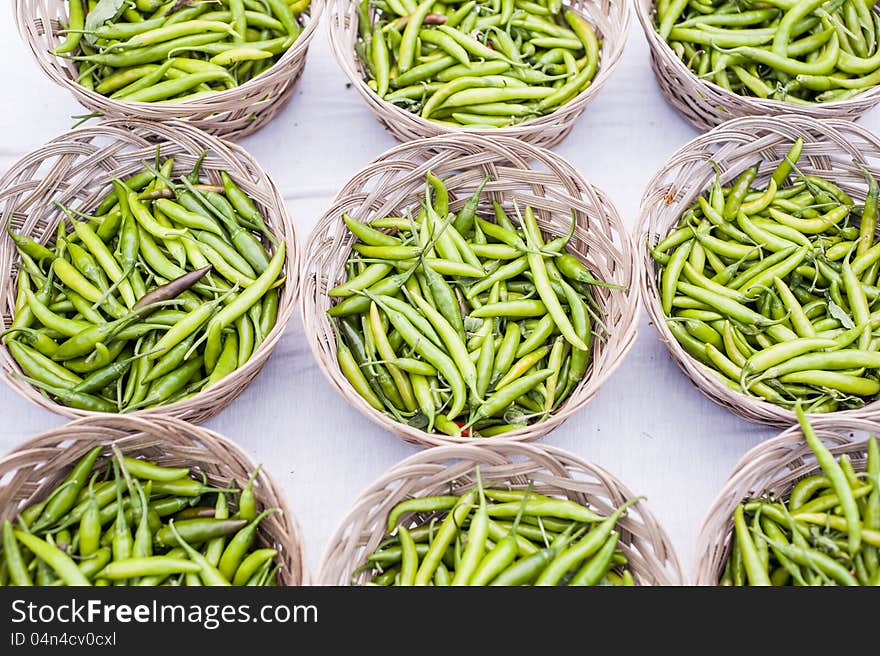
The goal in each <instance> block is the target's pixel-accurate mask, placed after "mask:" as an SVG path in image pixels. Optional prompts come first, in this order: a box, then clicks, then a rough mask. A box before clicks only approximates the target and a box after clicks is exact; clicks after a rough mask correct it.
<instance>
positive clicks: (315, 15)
mask: <svg viewBox="0 0 880 656" xmlns="http://www.w3.org/2000/svg"><path fill="white" fill-rule="evenodd" d="M27 1H28V0H14V3H15V4H14V7H13V17H14V19H15V23H16V27H17V29H18V33H19V36H20V37H21V39H22V40H23V41H24V42H26V43H29V44H31V45H33V44H32V43H31V39H30V35H29V34H28V33H27V31H26V30H25V25H24V23H23V22H22V20H21V16H22V15H24V11H23V7H24V6H25V4H26V3H27ZM326 2H327V0H309V7H308V8H307V9H306V10H304V12H303V13H306V12H308V16H309V21H308V23H307V24H306V25H305V26H304V27H303V31H302V32H300V34H299V36H298V37H297V38H296V41H294V42H293V45H292V46H291V47H290V48H288V49H287V50H286V51H285V52H284V54H282V55H281V57H279V58H278V61H276V62H275V63H274V64H273V65H272V66H271V67H270V68H268V69H267V70H266V71H264V72H263V73H261V74H260V75H258V76H256V77H254V78H251V79H250V80H248V81H247V82H245V83H244V84H242V85H239V86H237V87H233V88H232V89H224V90H222V91H217V92H214V93H213V94H211V95H210V96H204V97H201V98H193V99H188V100H179V101H175V102H172V103H166V104H163V105H157V104H155V103H149V102H132V101H125V100H118V99H115V98H109V97H108V96H104V95H101V94H99V93H98V92H97V91H93V90H91V89H87V88H85V87H84V86H82V85H81V84H79V83H77V82H76V80H73V79H71V78H70V77H68V76H67V75H61V74H60V73H59V72H58V71H57V70H56V69H54V68H52V67H50V66H46V64H45V62H44V61H43V60H42V59H40V58H39V57H36V56H34V57H33V59H35V60H36V61H37V63H38V65H39V66H40V68H41V69H42V71H43V72H44V73H45V74H46V75H47V76H48V77H49V78H50V79H52V80H53V81H54V82H55V83H56V84H61V85H62V86H64V87H65V88H67V90H68V91H71V92H74V93H80V94H83V95H84V96H86V97H87V98H90V99H91V100H92V101H94V102H100V103H104V104H108V105H110V106H116V107H120V108H121V111H122V112H123V113H125V114H131V113H136V112H137V111H138V110H139V108H142V107H149V108H150V109H151V110H156V111H159V112H164V113H166V114H168V116H169V117H170V118H171V119H175V120H179V117H178V116H177V112H178V111H179V110H180V108H189V107H191V106H193V105H196V106H199V105H208V106H210V105H213V104H223V103H225V102H227V101H234V100H235V99H236V97H237V96H242V95H246V94H248V93H250V92H252V91H257V90H259V88H260V87H262V86H263V84H264V83H265V82H266V81H267V80H268V79H271V75H270V73H271V72H272V71H273V70H274V71H275V72H276V73H277V71H279V70H283V69H284V68H286V67H287V65H289V64H290V63H292V61H293V60H295V59H299V58H300V57H301V56H304V55H305V53H306V52H307V51H308V48H309V45H310V44H311V41H312V38H313V37H314V35H315V33H316V30H317V28H318V24H319V23H320V22H321V16H322V14H323V12H324V5H325V3H326ZM56 58H58V57H57V56H56Z"/></svg>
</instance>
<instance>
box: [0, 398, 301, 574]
mask: <svg viewBox="0 0 880 656" xmlns="http://www.w3.org/2000/svg"><path fill="white" fill-rule="evenodd" d="M98 445H106V446H107V447H108V449H107V451H106V453H105V455H110V453H111V452H110V450H109V447H110V446H111V445H115V446H117V447H118V448H119V450H120V451H121V452H122V453H123V454H124V455H126V456H131V457H137V456H143V457H145V458H147V459H148V460H152V461H155V462H157V463H158V464H160V465H164V466H168V467H191V468H193V469H194V470H195V471H199V472H203V473H204V474H205V475H206V476H207V478H208V481H209V484H212V485H219V486H225V485H228V484H229V482H230V481H235V482H236V483H237V484H238V485H244V483H245V481H247V479H248V476H249V475H250V474H251V473H252V472H253V471H254V469H256V467H257V465H256V464H255V463H254V462H253V461H252V460H251V459H250V457H249V456H248V455H247V454H246V453H245V452H244V451H243V450H242V449H241V448H240V447H238V446H236V445H235V443H233V442H232V441H231V440H229V439H228V438H226V437H223V436H222V435H218V434H217V433H215V432H213V431H210V430H207V429H205V428H202V427H199V426H193V425H192V424H189V423H187V422H185V421H181V420H179V419H175V418H173V417H151V418H145V417H124V416H121V415H104V416H97V417H84V418H82V419H77V420H75V421H72V422H70V423H68V424H67V425H65V426H62V427H60V428H56V429H53V430H50V431H47V432H45V433H41V434H40V435H37V436H36V437H33V438H31V439H29V440H28V441H26V442H24V443H23V444H21V445H19V446H18V447H17V448H16V449H14V450H13V451H11V452H10V453H8V454H6V455H5V456H4V457H3V458H0V519H13V518H14V517H16V516H17V515H18V514H19V513H20V512H21V511H22V510H24V508H26V507H27V506H29V505H30V504H32V503H35V502H37V501H40V500H42V499H44V498H45V497H46V496H47V495H48V494H49V492H50V491H51V490H52V489H54V488H55V487H56V486H57V485H58V484H59V483H60V482H61V481H62V480H63V479H64V477H65V476H66V475H67V473H68V472H69V471H70V468H71V466H72V465H73V464H75V463H76V461H77V460H79V459H80V458H81V457H82V456H83V455H85V453H86V452H87V451H89V450H90V449H92V448H93V447H95V446H98ZM254 490H255V493H256V497H257V501H258V503H259V504H260V506H261V507H263V508H272V507H274V508H280V509H281V512H280V513H272V514H270V515H268V516H267V517H266V518H265V519H264V520H263V522H262V523H261V524H260V530H259V532H258V536H259V537H258V543H259V544H260V546H267V547H272V548H274V549H277V550H278V556H277V559H278V561H279V563H280V564H281V565H282V567H281V569H280V570H279V579H278V580H279V585H287V586H296V585H308V584H309V574H308V571H307V568H306V559H305V553H304V550H303V545H302V537H301V531H300V528H299V525H298V524H297V521H296V518H295V517H294V515H293V513H292V512H291V511H290V509H289V508H288V506H287V502H286V501H285V499H284V495H283V494H282V492H281V490H280V489H279V488H278V486H277V485H276V483H275V482H274V481H273V480H272V478H271V477H270V476H269V474H267V473H266V470H265V469H264V468H262V467H261V468H260V472H259V474H258V475H257V477H256V479H255V480H254Z"/></svg>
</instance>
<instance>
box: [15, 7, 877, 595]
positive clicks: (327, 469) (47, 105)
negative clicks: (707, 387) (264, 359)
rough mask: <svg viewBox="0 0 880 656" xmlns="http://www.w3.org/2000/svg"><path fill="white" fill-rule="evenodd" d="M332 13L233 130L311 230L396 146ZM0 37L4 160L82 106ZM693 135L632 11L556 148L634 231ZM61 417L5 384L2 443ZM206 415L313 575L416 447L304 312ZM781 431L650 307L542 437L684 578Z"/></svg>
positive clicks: (871, 123) (868, 121) (868, 122)
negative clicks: (746, 467)
mask: <svg viewBox="0 0 880 656" xmlns="http://www.w3.org/2000/svg"><path fill="white" fill-rule="evenodd" d="M7 11H8V10H7ZM325 19H326V16H325ZM326 25H327V23H326V20H325V21H322V25H320V26H319V28H318V31H317V34H316V35H315V38H314V41H313V42H312V45H311V47H310V50H309V57H308V63H307V66H306V69H305V72H304V73H303V76H302V79H301V80H300V82H299V85H298V87H297V88H296V90H295V92H294V97H293V99H292V100H291V102H289V103H288V104H287V106H286V107H285V108H284V109H283V111H282V112H281V113H279V114H278V115H277V116H276V117H275V118H274V119H273V120H272V122H271V123H269V124H268V125H266V126H265V127H263V128H262V130H260V131H259V132H258V133H257V134H255V135H252V136H250V137H247V138H245V139H243V140H241V142H240V143H241V145H242V146H243V147H245V148H246V149H247V150H249V151H250V152H251V153H252V154H253V155H254V156H255V157H256V158H257V160H259V161H260V163H261V164H262V165H263V167H264V168H265V169H266V170H267V171H268V173H269V174H270V175H271V176H272V177H273V178H274V179H275V181H276V183H277V184H278V185H279V187H280V188H281V190H282V193H283V194H284V198H285V200H286V201H287V206H288V209H289V211H290V214H291V216H292V217H293V219H294V222H295V224H296V228H297V231H298V235H299V236H300V237H301V240H302V242H305V240H306V238H307V236H308V234H309V232H310V230H311V229H312V227H313V226H314V225H315V223H316V222H317V220H318V219H319V218H320V216H321V215H322V214H323V212H324V210H325V208H326V207H328V206H329V204H330V202H331V200H332V199H333V197H334V196H335V194H336V192H337V190H338V189H340V188H341V187H342V186H343V184H344V183H345V182H346V181H347V180H348V179H349V178H350V177H351V176H352V175H353V174H354V173H355V172H356V171H358V170H359V169H361V168H362V167H364V166H365V165H366V164H367V163H368V162H369V161H370V160H371V159H373V158H374V157H376V156H378V155H379V154H381V153H382V152H384V151H385V150H387V149H389V148H391V147H392V146H394V145H395V144H396V143H397V142H396V140H395V139H394V138H393V137H392V136H391V135H390V134H389V133H387V132H386V131H385V130H384V129H383V128H382V127H381V126H380V125H379V123H378V122H377V121H376V120H375V119H374V118H373V115H372V114H371V113H370V112H369V111H368V109H367V108H366V106H365V105H364V104H363V103H362V101H361V98H360V96H359V95H358V93H357V92H356V91H355V90H354V89H349V88H346V82H347V81H348V79H347V78H346V76H345V75H344V73H343V72H342V71H341V69H340V68H339V66H338V65H337V64H336V61H335V59H334V58H333V55H332V53H331V51H330V47H329V41H328V38H327V31H326ZM0 44H2V46H0V47H2V50H3V55H4V59H5V61H6V64H5V66H4V70H5V73H6V76H7V80H6V84H5V85H4V86H5V88H4V91H3V93H2V94H0V170H2V171H5V170H6V169H7V168H9V166H11V164H12V163H13V162H14V161H16V160H17V159H18V158H20V157H21V156H22V155H24V154H25V153H27V152H29V151H30V150H33V149H35V148H37V147H38V146H40V145H42V144H43V143H44V142H46V141H48V140H49V139H51V138H52V137H54V136H56V135H57V134H59V133H61V132H64V131H66V130H69V129H70V128H71V127H72V125H73V122H74V121H73V119H72V118H71V117H72V116H74V115H78V114H83V113H86V112H85V110H84V109H83V108H82V107H81V106H80V105H79V104H77V103H76V102H75V100H74V99H73V97H72V96H71V95H70V94H69V93H68V92H67V91H66V90H64V89H62V88H60V87H58V86H56V85H55V84H54V83H53V82H52V81H51V80H50V79H49V78H48V77H46V76H45V75H44V74H43V72H42V70H41V69H40V68H39V67H38V65H37V64H36V62H35V61H34V60H33V59H32V58H31V55H30V53H29V51H28V50H27V48H26V46H25V45H24V44H23V43H22V41H21V39H20V37H19V35H18V33H17V31H16V29H15V27H14V23H13V19H12V15H11V12H10V13H8V14H7V16H6V18H5V19H3V20H0ZM861 122H862V124H864V125H865V126H866V127H867V128H869V129H873V130H880V113H878V112H877V111H876V110H875V111H873V112H871V113H869V114H867V115H866V116H865V117H863V119H862V120H861ZM695 136H697V132H696V130H695V129H693V128H691V127H690V126H689V125H688V124H687V123H685V121H684V120H683V119H682V118H680V117H679V116H678V114H677V113H675V111H674V110H673V109H672V108H671V107H670V106H669V105H667V104H666V102H665V101H664V99H663V96H662V95H661V94H660V91H659V89H658V88H657V85H656V83H655V81H654V76H653V73H652V71H651V67H650V63H649V59H648V46H647V44H646V42H645V38H644V35H643V33H642V31H641V27H640V26H639V23H638V21H637V20H636V18H635V17H633V20H632V25H631V30H630V34H629V39H628V42H627V45H626V49H625V51H624V55H623V58H622V60H621V61H620V62H619V64H618V67H617V69H616V70H615V71H614V73H613V75H612V76H611V79H610V80H609V82H608V83H607V85H606V86H605V87H604V88H603V89H602V90H601V92H600V93H599V95H598V96H597V98H596V99H595V100H594V101H593V103H592V104H591V105H590V106H589V107H588V109H587V112H586V113H585V114H584V115H583V116H582V117H581V119H580V121H579V122H578V124H577V125H576V126H575V128H574V130H573V131H572V133H571V134H570V135H569V137H568V138H567V139H566V140H565V141H564V142H563V143H562V144H560V145H559V146H557V147H556V149H555V150H556V151H557V152H558V153H559V154H560V155H562V156H563V157H565V158H566V159H568V160H569V161H570V162H571V163H572V164H573V165H574V166H575V167H576V168H577V169H578V170H579V171H580V172H581V174H582V175H583V176H584V177H585V178H586V179H587V180H588V181H590V182H592V183H593V184H595V185H596V186H598V187H600V188H601V189H603V190H605V191H606V192H607V193H608V194H609V195H610V197H611V199H612V201H613V202H614V203H615V205H616V207H617V209H618V210H619V212H620V214H621V216H622V217H623V220H624V222H625V224H626V225H627V227H629V228H633V227H634V226H635V224H636V220H637V213H638V206H639V199H640V198H641V194H642V191H643V189H644V186H645V185H646V183H647V182H648V180H649V179H650V177H651V176H652V175H653V173H654V172H655V171H656V170H657V169H659V168H660V167H661V166H662V165H663V164H664V163H665V162H666V160H667V159H668V158H669V157H670V156H671V155H672V153H673V152H675V150H677V149H678V148H679V147H681V146H682V145H684V144H685V143H686V142H687V141H688V140H690V139H692V138H693V137H695ZM64 423H65V419H64V418H63V417H61V416H58V415H54V414H51V413H49V412H47V411H45V410H43V409H41V408H38V407H36V406H34V405H33V404H31V403H30V402H29V401H26V400H25V399H23V398H22V397H20V396H18V394H16V393H15V392H13V391H12V390H11V389H10V388H8V387H7V386H5V385H0V453H6V452H8V451H10V450H12V449H13V448H15V447H16V446H17V445H18V444H19V443H21V442H22V441H23V440H25V439H27V438H29V437H31V436H33V435H36V434H37V433H39V432H41V431H44V430H49V429H52V428H56V427H58V426H61V425H63V424H64ZM206 426H208V427H209V428H212V429H214V430H215V431H218V432H220V433H222V434H224V435H226V436H227V437H229V438H231V439H233V440H235V441H236V442H238V443H239V444H240V445H241V446H242V447H243V448H244V449H245V450H246V451H247V452H248V453H249V454H250V455H251V457H252V458H253V459H254V461H255V462H258V463H263V464H264V466H265V468H266V470H267V471H268V472H269V473H270V474H271V476H272V477H273V478H274V479H275V480H276V481H277V482H278V484H279V486H280V487H281V488H282V489H283V491H284V493H285V494H286V495H287V500H288V503H289V505H290V507H291V509H292V511H293V513H294V514H295V515H296V520H297V522H298V523H299V526H300V528H301V531H302V539H303V541H304V547H305V552H306V558H307V563H308V566H309V568H310V570H311V572H312V573H313V574H316V573H317V571H318V567H319V564H320V562H321V559H322V557H323V554H324V551H325V549H326V547H327V545H328V541H329V539H330V538H331V536H332V534H333V533H334V531H335V530H336V528H337V526H338V524H339V522H340V521H341V520H342V518H343V517H344V515H345V514H346V513H347V512H348V509H349V507H350V506H351V505H352V503H353V501H354V500H355V499H356V498H357V496H358V495H359V494H360V492H361V491H362V490H363V489H364V488H365V487H366V486H368V485H369V484H370V483H372V481H373V480H375V479H376V478H378V477H379V476H380V475H381V474H382V473H383V472H384V471H386V470H387V469H388V468H390V467H392V466H393V465H394V464H395V463H397V462H399V461H400V460H402V459H403V458H405V457H407V456H409V455H411V454H413V453H415V452H416V451H417V447H415V446H412V445H409V444H406V443H404V442H402V441H401V440H399V439H398V438H396V437H395V436H393V435H391V434H390V433H387V432H385V431H383V430H382V429H380V428H378V427H377V426H375V425H373V424H372V423H371V422H369V421H368V420H366V418H364V417H363V416H362V415H361V414H360V413H359V412H358V411H356V410H354V409H353V408H351V407H349V406H348V405H347V403H346V402H345V401H344V400H343V399H342V398H341V397H340V396H338V395H337V394H336V392H334V391H333V389H332V388H331V386H330V384H329V383H328V382H327V381H326V380H325V378H324V376H323V374H322V373H321V372H320V371H319V370H318V367H317V366H316V364H315V362H314V360H313V357H312V353H311V350H310V349H309V346H308V344H307V342H306V339H305V336H304V333H303V329H302V323H301V321H300V317H299V314H298V313H295V314H294V316H293V318H292V319H291V322H290V324H289V325H288V329H287V331H286V332H285V334H284V336H283V338H282V339H281V342H280V343H279V345H278V347H277V348H276V350H275V351H274V353H273V354H272V357H271V358H270V359H269V362H268V364H267V365H266V367H265V368H264V369H263V371H262V373H261V374H260V375H259V376H258V377H257V379H256V380H255V381H254V382H253V383H252V384H251V386H250V387H249V388H248V389H247V390H246V391H245V392H244V394H242V395H241V396H240V397H239V398H238V399H237V400H236V401H235V402H234V403H233V404H232V405H231V406H230V407H228V408H227V409H226V410H224V411H223V412H222V413H221V414H220V415H219V416H217V417H215V418H214V419H212V420H210V421H208V422H207V423H206ZM776 433H777V431H776V430H775V429H771V428H767V427H763V426H758V425H755V424H751V423H748V422H746V421H744V420H742V419H739V418H737V417H736V416H734V415H732V414H731V413H729V412H728V411H726V410H723V409H721V408H720V407H718V406H716V405H715V404H713V403H712V402H710V401H709V400H708V399H706V398H705V397H703V396H702V394H700V393H699V392H698V391H697V389H696V388H695V387H693V386H692V385H691V383H690V382H689V381H688V379H687V378H685V376H684V374H682V373H681V372H680V370H679V369H678V368H677V366H676V365H675V364H674V363H673V362H672V360H671V358H670V357H669V355H668V353H667V351H666V349H665V347H663V345H662V344H661V343H660V341H659V339H658V337H657V333H656V332H655V330H654V328H653V327H652V326H651V325H649V323H648V319H647V314H646V312H645V311H644V310H642V311H641V312H640V321H639V335H638V338H637V340H636V343H635V345H634V346H633V348H632V349H631V350H630V352H629V355H628V356H627V357H626V359H625V360H624V362H623V363H622V364H621V366H620V367H619V369H618V370H617V371H616V372H615V373H614V375H613V376H612V377H611V378H610V379H609V380H608V381H607V382H606V384H605V385H604V387H603V388H602V389H601V390H600V392H599V394H598V395H597V396H596V398H595V399H594V400H593V401H592V402H591V403H590V404H589V405H587V406H586V407H585V408H584V409H583V410H582V411H581V412H580V413H579V414H577V415H575V416H574V417H573V418H571V419H569V420H568V421H567V422H566V423H565V424H563V425H562V426H561V427H559V428H558V429H556V430H555V431H553V432H551V433H550V434H549V435H548V436H546V437H545V438H543V440H542V442H543V443H545V444H548V445H553V446H556V447H559V448H563V449H566V450H568V451H571V452H572V453H574V454H576V455H578V456H580V457H581V458H584V459H586V460H588V461H591V462H594V463H596V464H598V465H600V466H602V467H604V468H605V469H607V470H608V471H610V472H611V473H613V474H614V475H615V476H617V477H618V478H619V479H621V480H622V481H623V482H624V483H625V484H626V485H627V486H628V487H629V488H630V489H631V490H633V491H634V492H635V493H636V494H641V495H644V496H646V497H647V504H648V506H649V508H650V509H651V511H652V512H653V513H654V515H655V516H656V517H657V519H658V520H659V522H660V523H661V524H662V526H663V527H664V529H665V530H666V532H667V533H668V535H669V536H670V538H671V540H672V543H673V545H674V547H675V549H676V552H677V555H678V558H679V561H680V562H681V565H682V568H683V569H684V572H685V575H686V577H688V579H690V575H691V571H692V569H693V567H692V565H693V563H694V559H695V558H696V554H695V543H696V539H697V533H698V530H699V527H700V524H701V522H702V520H703V517H704V514H705V512H706V511H707V509H708V508H709V505H710V504H711V503H712V501H713V500H714V499H715V497H716V495H717V494H718V492H719V491H720V489H721V486H722V485H723V483H724V481H725V479H726V477H727V475H728V473H729V472H730V470H731V469H732V467H733V466H734V465H735V464H736V462H737V461H738V460H739V459H740V458H741V457H742V456H743V454H745V452H746V451H747V450H748V449H749V448H751V447H753V446H754V445H756V444H758V443H759V442H760V441H762V440H764V439H767V438H769V437H772V436H773V435H775V434H776Z"/></svg>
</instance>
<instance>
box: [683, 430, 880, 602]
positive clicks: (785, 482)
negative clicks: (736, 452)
mask: <svg viewBox="0 0 880 656" xmlns="http://www.w3.org/2000/svg"><path fill="white" fill-rule="evenodd" d="M810 424H811V425H812V426H813V428H814V429H815V431H816V434H817V435H818V436H819V438H820V439H821V440H822V442H823V443H824V444H825V445H826V446H827V447H828V448H829V449H830V450H831V452H832V453H833V454H834V455H835V457H839V456H840V455H842V454H844V453H845V454H847V455H848V456H849V457H850V458H851V459H852V464H853V468H854V469H855V470H856V471H864V470H865V459H866V456H867V448H868V441H867V438H868V435H870V434H874V435H880V424H878V423H877V422H874V421H868V420H865V419H855V418H849V417H846V418H844V417H826V418H824V419H821V418H820V419H812V420H811V421H810ZM817 473H821V467H820V466H819V464H818V463H817V462H816V457H815V455H814V454H813V451H812V450H811V449H810V447H809V446H808V445H807V443H806V442H805V441H804V434H803V433H802V432H801V429H800V427H799V426H792V427H791V428H789V429H788V430H786V431H784V432H783V433H780V434H779V435H777V436H776V437H774V438H772V439H770V440H767V441H766V442H762V443H761V444H759V445H758V446H756V447H754V448H752V449H751V450H750V451H749V452H748V453H746V454H745V455H744V456H743V457H742V459H741V460H740V461H739V463H737V465H736V466H735V467H734V469H733V471H732V472H731V474H730V476H729V478H728V479H727V482H726V483H725V484H724V487H723V488H722V490H721V492H720V493H719V494H718V497H717V498H716V499H715V501H714V502H713V503H712V506H711V507H710V508H709V511H708V512H707V513H706V518H705V519H704V520H703V523H702V525H701V527H700V533H699V536H698V538H697V547H696V551H695V558H696V562H695V564H694V579H695V580H694V582H695V584H696V585H718V581H719V580H720V578H721V574H722V571H723V570H724V564H725V563H726V562H727V555H728V553H729V550H730V545H731V536H732V535H733V511H734V510H735V509H736V506H737V505H738V504H739V503H740V502H741V501H743V500H744V499H747V498H752V497H759V496H761V495H762V494H764V493H765V492H771V493H773V494H774V495H775V496H777V497H780V498H782V497H785V496H786V495H787V494H788V493H789V492H791V489H792V488H793V487H794V486H795V484H796V483H797V482H798V481H799V480H801V479H802V478H805V477H807V476H812V475H813V474H817Z"/></svg>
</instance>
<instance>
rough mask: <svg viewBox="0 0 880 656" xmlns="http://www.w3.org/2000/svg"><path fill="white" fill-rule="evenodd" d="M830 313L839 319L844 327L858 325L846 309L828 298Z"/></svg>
mask: <svg viewBox="0 0 880 656" xmlns="http://www.w3.org/2000/svg"><path fill="white" fill-rule="evenodd" d="M828 314H830V315H831V316H832V317H834V318H835V319H837V320H838V321H839V322H840V323H841V324H842V325H843V327H844V328H847V329H848V328H855V327H856V324H855V323H854V322H853V320H852V317H850V316H849V315H848V314H847V313H846V310H844V309H843V308H842V307H840V306H839V305H838V304H837V303H835V302H834V301H832V300H831V299H830V298H829V299H828Z"/></svg>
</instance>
